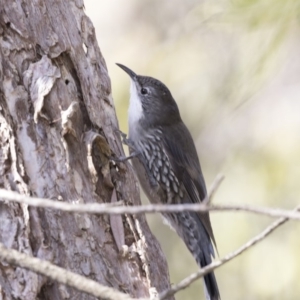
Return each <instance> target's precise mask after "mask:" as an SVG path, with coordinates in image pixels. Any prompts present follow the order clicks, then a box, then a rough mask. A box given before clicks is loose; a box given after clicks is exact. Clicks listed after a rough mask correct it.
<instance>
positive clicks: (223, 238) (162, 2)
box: [85, 0, 300, 300]
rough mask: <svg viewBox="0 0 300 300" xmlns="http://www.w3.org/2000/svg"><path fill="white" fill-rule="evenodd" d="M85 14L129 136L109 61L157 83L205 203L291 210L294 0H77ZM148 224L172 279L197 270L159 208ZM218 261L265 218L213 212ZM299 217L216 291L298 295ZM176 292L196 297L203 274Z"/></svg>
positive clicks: (296, 125) (299, 125) (298, 164)
mask: <svg viewBox="0 0 300 300" xmlns="http://www.w3.org/2000/svg"><path fill="white" fill-rule="evenodd" d="M85 5H86V12H87V15H88V16H90V18H91V19H92V21H93V23H94V26H95V28H96V33H97V39H98V43H99V46H100V48H101V51H102V54H103V56H104V58H105V60H106V63H107V67H108V70H109V74H110V77H111V81H112V91H113V98H114V102H115V105H116V109H117V114H118V118H119V122H120V128H121V130H122V131H124V132H127V108H128V99H129V79H128V76H127V75H126V74H125V73H124V72H123V71H122V70H121V69H119V68H118V67H117V66H116V65H115V63H116V62H119V63H122V64H125V65H126V66H128V67H130V68H131V69H133V70H134V71H135V72H136V73H138V74H141V75H148V76H152V77H156V78H158V79H160V80H161V81H162V82H164V83H165V84H166V85H167V86H168V87H169V88H170V90H171V91H172V94H173V96H174V98H175V99H176V101H177V103H178V105H179V108H180V111H181V115H182V118H183V120H184V122H185V123H186V125H187V126H188V128H189V129H190V130H191V132H192V135H193V137H194V139H195V142H196V146H197V149H198V153H199V156H200V160H201V163H202V169H203V172H204V176H205V178H206V183H207V186H208V187H209V186H210V184H211V183H212V181H213V180H214V178H215V177H216V175H217V174H218V173H222V174H224V175H225V180H224V182H223V183H222V185H221V187H220V189H219V190H218V192H217V194H216V197H215V198H214V202H215V203H220V204H251V205H258V206H271V207H282V208H289V209H292V208H294V207H295V206H296V205H297V204H298V203H299V194H300V99H299V98H300V39H299V36H300V26H299V13H300V1H299V0H273V1H271V0H261V1H251V0H235V1H234V0H232V1H229V0H215V1H208V0H207V1H195V0H186V1H183V0H181V1H180V0H172V1H170V0H169V1H167V0H144V1H139V0H127V1H124V0H123V1H122V0H102V1H92V0H86V1H85ZM148 219H149V223H150V225H151V228H152V229H153V231H154V233H155V235H156V236H157V238H158V239H159V241H160V242H161V245H162V247H163V250H164V252H165V253H166V256H167V259H168V263H169V268H170V276H171V282H173V283H177V282H178V281H180V280H181V279H183V278H184V277H185V276H187V275H189V274H190V273H192V272H194V271H196V270H197V266H196V263H195V262H194V259H193V258H192V257H191V255H190V254H189V252H188V251H187V250H186V248H185V246H184V245H183V243H182V242H181V241H180V239H179V238H178V237H177V236H176V234H175V233H174V232H172V231H171V230H170V229H169V228H168V227H167V226H165V225H164V224H163V223H162V221H161V219H160V217H159V216H152V215H151V216H149V217H148ZM211 219H212V224H213V228H214V232H215V236H216V240H217V244H218V250H219V254H220V257H223V256H224V255H226V254H227V253H228V252H231V251H233V250H235V249H236V248H237V247H239V246H241V245H242V244H243V243H245V242H246V241H247V240H248V239H250V238H251V237H253V236H254V235H256V234H258V233H259V232H260V231H262V230H263V229H264V228H265V227H266V226H267V225H268V224H270V223H271V222H272V221H273V220H271V219H270V218H268V217H264V216H259V215H250V214H247V213H234V212H223V213H212V214H211ZM299 231H300V225H299V223H297V222H293V221H290V222H288V223H287V224H285V225H284V226H282V227H281V228H279V229H278V230H277V231H276V232H275V233H273V234H272V235H271V236H270V237H268V238H267V239H266V240H265V241H263V242H262V243H260V244H259V245H257V246H255V247H254V248H252V249H250V250H249V251H247V252H246V253H244V254H243V255H242V256H241V257H238V258H236V259H235V260H234V261H232V262H230V263H228V264H226V265H224V266H223V267H222V268H220V269H218V270H217V271H216V276H217V279H218V282H219V287H220V291H221V295H222V299H223V300H225V299H230V300H235V299H245V300H246V299H249V300H250V299H251V300H252V299H266V300H268V299H291V300H293V299H300V284H299V280H300V266H299V264H300V258H299V256H300V234H299ZM176 299H178V300H183V299H204V294H203V290H202V281H201V280H200V281H199V282H197V283H195V284H193V285H192V286H191V287H189V288H188V289H186V290H184V291H181V292H180V293H178V294H177V296H176Z"/></svg>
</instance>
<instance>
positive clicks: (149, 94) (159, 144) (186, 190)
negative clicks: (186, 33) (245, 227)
mask: <svg viewBox="0 0 300 300" xmlns="http://www.w3.org/2000/svg"><path fill="white" fill-rule="evenodd" d="M117 65H118V66H119V67H120V68H121V69H122V70H123V71H125V72H126V73H127V74H128V75H129V77H130V81H131V84H130V101H129V109H128V125H129V126H128V127H129V132H128V138H127V139H126V142H127V145H128V146H129V151H130V156H129V157H130V158H131V162H132V165H133V168H134V170H135V173H136V175H137V177H138V179H139V182H140V185H141V186H142V188H143V190H144V192H145V194H146V196H147V197H148V199H149V200H150V202H151V203H153V204H175V205H176V204H185V203H186V204H192V203H200V202H201V201H203V200H204V199H205V197H206V195H207V191H206V185H205V181H204V177H203V175H202V170H201V166H200V162H199V158H198V154H197V151H196V147H195V144H194V141H193V138H192V136H191V134H190V132H189V130H188V128H187V127H186V125H185V124H184V123H183V121H182V119H181V116H180V112H179V109H178V106H177V104H176V101H175V100H174V98H173V96H172V94H171V92H170V90H169V89H168V88H167V86H166V85H165V84H163V83H162V82H161V81H159V80H158V79H155V78H153V77H149V76H142V75H137V74H136V73H134V72H133V71H132V70H131V69H129V68H128V67H126V66H124V65H122V64H119V63H117ZM162 216H163V218H164V219H165V220H166V221H167V223H168V224H169V225H170V226H171V227H172V228H173V229H174V230H175V232H176V233H177V234H178V235H179V237H180V238H181V239H182V240H183V241H184V243H185V245H186V246H187V248H188V250H189V251H190V252H191V254H192V255H193V257H194V258H195V260H196V263H197V264H198V266H199V267H200V268H203V267H205V266H207V265H209V264H210V263H211V262H212V257H214V256H215V253H214V246H215V247H216V242H215V237H214V234H213V230H212V226H211V222H210V218H209V213H208V212H204V213H203V212H201V213H199V212H191V211H189V212H187V211H183V212H180V213H172V212H163V213H162ZM204 287H205V289H204V290H205V296H206V299H207V300H219V299H220V293H219V288H218V284H217V281H216V277H215V274H214V273H213V272H210V273H208V274H206V275H205V276H204Z"/></svg>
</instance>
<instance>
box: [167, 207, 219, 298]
mask: <svg viewBox="0 0 300 300" xmlns="http://www.w3.org/2000/svg"><path fill="white" fill-rule="evenodd" d="M174 219H175V218H174V217H173V220H172V221H174ZM176 221H177V222H178V223H179V224H180V226H178V225H177V227H176V226H175V228H176V231H177V233H178V234H179V236H181V238H182V239H183V240H184V242H185V244H186V246H187V248H188V249H189V250H190V252H191V253H192V255H193V256H194V258H195V260H196V262H197V264H198V266H199V267H200V268H203V267H205V266H207V265H209V264H210V263H211V262H212V257H213V256H214V249H213V245H212V242H211V239H210V237H209V235H208V233H207V231H206V229H205V228H204V226H203V224H202V222H201V221H200V219H199V218H198V216H197V215H196V213H193V212H190V213H180V214H178V216H177V220H176ZM183 224H184V226H183ZM204 283H205V294H206V299H207V300H220V299H221V297H220V292H219V288H218V284H217V280H216V277H215V274H214V272H210V273H208V274H207V275H205V276H204Z"/></svg>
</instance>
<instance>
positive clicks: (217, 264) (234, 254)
mask: <svg viewBox="0 0 300 300" xmlns="http://www.w3.org/2000/svg"><path fill="white" fill-rule="evenodd" d="M299 208H300V206H298V207H297V208H296V209H295V211H297V210H299ZM288 220H289V219H288V218H280V219H278V220H276V221H275V222H273V223H272V224H271V225H270V226H268V227H267V228H266V229H265V230H264V231H262V232H261V233H260V234H258V235H257V236H255V237H254V238H252V239H251V240H249V241H248V242H247V243H246V244H244V245H243V246H241V247H240V248H239V249H237V250H236V251H234V252H231V253H229V254H227V255H226V256H225V257H224V258H222V259H220V260H216V261H214V262H212V263H211V264H209V265H208V266H206V267H204V268H202V269H200V270H199V271H198V272H196V273H193V274H191V275H190V276H188V277H186V278H185V279H183V280H182V281H181V282H179V283H178V284H176V285H174V286H173V287H172V288H171V289H169V290H167V291H165V292H163V293H161V294H160V296H159V299H160V300H163V299H166V298H168V297H170V296H172V295H174V294H175V293H177V292H178V291H180V290H183V289H185V288H187V287H188V286H189V285H190V284H191V283H193V282H194V281H195V280H197V279H199V278H201V277H203V276H204V275H206V274H207V273H209V272H211V271H213V270H215V269H217V268H219V267H221V266H222V265H224V264H225V263H227V262H229V261H230V260H232V259H234V258H235V257H237V256H238V255H241V254H242V253H243V252H245V251H246V250H248V249H249V248H251V247H253V246H254V245H255V244H257V243H258V242H261V241H262V240H264V239H265V238H266V237H267V236H268V235H269V234H271V233H272V232H273V231H274V230H275V229H276V228H278V227H279V226H280V225H282V224H284V223H285V222H286V221H288Z"/></svg>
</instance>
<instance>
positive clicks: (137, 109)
mask: <svg viewBox="0 0 300 300" xmlns="http://www.w3.org/2000/svg"><path fill="white" fill-rule="evenodd" d="M130 81H131V84H130V103H129V109H128V123H129V134H130V133H131V134H132V133H133V132H134V131H135V130H136V128H137V126H138V122H139V120H140V119H141V118H142V116H143V108H142V103H141V100H140V98H139V95H138V91H137V89H136V86H135V83H134V81H133V80H132V79H130Z"/></svg>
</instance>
